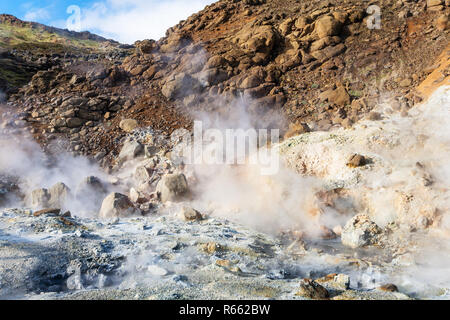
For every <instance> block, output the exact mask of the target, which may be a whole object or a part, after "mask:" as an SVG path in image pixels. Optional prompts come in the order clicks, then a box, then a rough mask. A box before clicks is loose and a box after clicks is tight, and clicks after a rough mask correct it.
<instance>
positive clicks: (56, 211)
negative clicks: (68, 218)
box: [33, 209, 61, 217]
mask: <svg viewBox="0 0 450 320" xmlns="http://www.w3.org/2000/svg"><path fill="white" fill-rule="evenodd" d="M60 213H61V209H43V210H39V211H35V212H34V213H33V216H34V217H39V216H42V215H55V216H57V215H59V214H60Z"/></svg>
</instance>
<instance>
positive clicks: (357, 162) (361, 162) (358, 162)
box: [347, 154, 367, 168]
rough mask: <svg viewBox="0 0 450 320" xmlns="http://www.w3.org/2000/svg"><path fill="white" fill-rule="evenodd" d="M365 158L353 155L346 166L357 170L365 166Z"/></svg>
mask: <svg viewBox="0 0 450 320" xmlns="http://www.w3.org/2000/svg"><path fill="white" fill-rule="evenodd" d="M366 162H367V161H366V158H365V157H364V156H362V155H360V154H354V155H352V156H351V157H350V159H349V160H348V162H347V166H348V167H350V168H358V167H362V166H365V165H366Z"/></svg>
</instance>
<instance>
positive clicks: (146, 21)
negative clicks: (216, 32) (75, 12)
mask: <svg viewBox="0 0 450 320" xmlns="http://www.w3.org/2000/svg"><path fill="white" fill-rule="evenodd" d="M213 2H214V1H212V0H192V1H184V0H124V1H122V0H107V1H98V2H96V3H94V4H93V5H92V6H91V7H89V8H82V10H81V28H82V29H83V30H90V31H92V32H96V33H99V34H100V35H102V36H104V37H107V38H112V39H114V40H117V41H119V42H122V43H130V44H131V43H133V42H135V41H136V40H143V39H155V40H158V39H159V38H161V37H162V36H164V34H165V32H166V30H167V29H168V28H170V27H171V26H173V25H175V24H177V23H178V22H179V21H180V20H182V19H186V18H187V17H188V16H189V14H190V13H191V14H192V13H195V12H197V11H199V10H201V9H203V8H204V7H205V6H206V5H208V4H211V3H213Z"/></svg>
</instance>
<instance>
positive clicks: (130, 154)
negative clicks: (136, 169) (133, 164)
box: [118, 140, 144, 163]
mask: <svg viewBox="0 0 450 320" xmlns="http://www.w3.org/2000/svg"><path fill="white" fill-rule="evenodd" d="M143 154H144V146H143V145H142V144H140V143H139V142H137V141H129V140H127V141H126V142H125V143H124V145H123V147H122V150H121V151H120V154H119V158H118V161H119V163H124V162H126V161H128V160H133V159H135V158H137V157H139V156H141V155H143Z"/></svg>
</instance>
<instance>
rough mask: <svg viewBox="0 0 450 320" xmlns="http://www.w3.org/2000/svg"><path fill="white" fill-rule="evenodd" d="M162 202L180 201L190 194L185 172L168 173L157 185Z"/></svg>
mask: <svg viewBox="0 0 450 320" xmlns="http://www.w3.org/2000/svg"><path fill="white" fill-rule="evenodd" d="M156 192H157V193H158V195H159V197H160V199H161V201H162V202H167V201H179V200H182V199H183V198H185V197H186V196H187V195H188V194H189V189H188V184H187V180H186V177H185V176H184V174H168V175H166V176H164V177H162V179H161V180H160V181H159V182H158V185H157V186H156Z"/></svg>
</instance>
